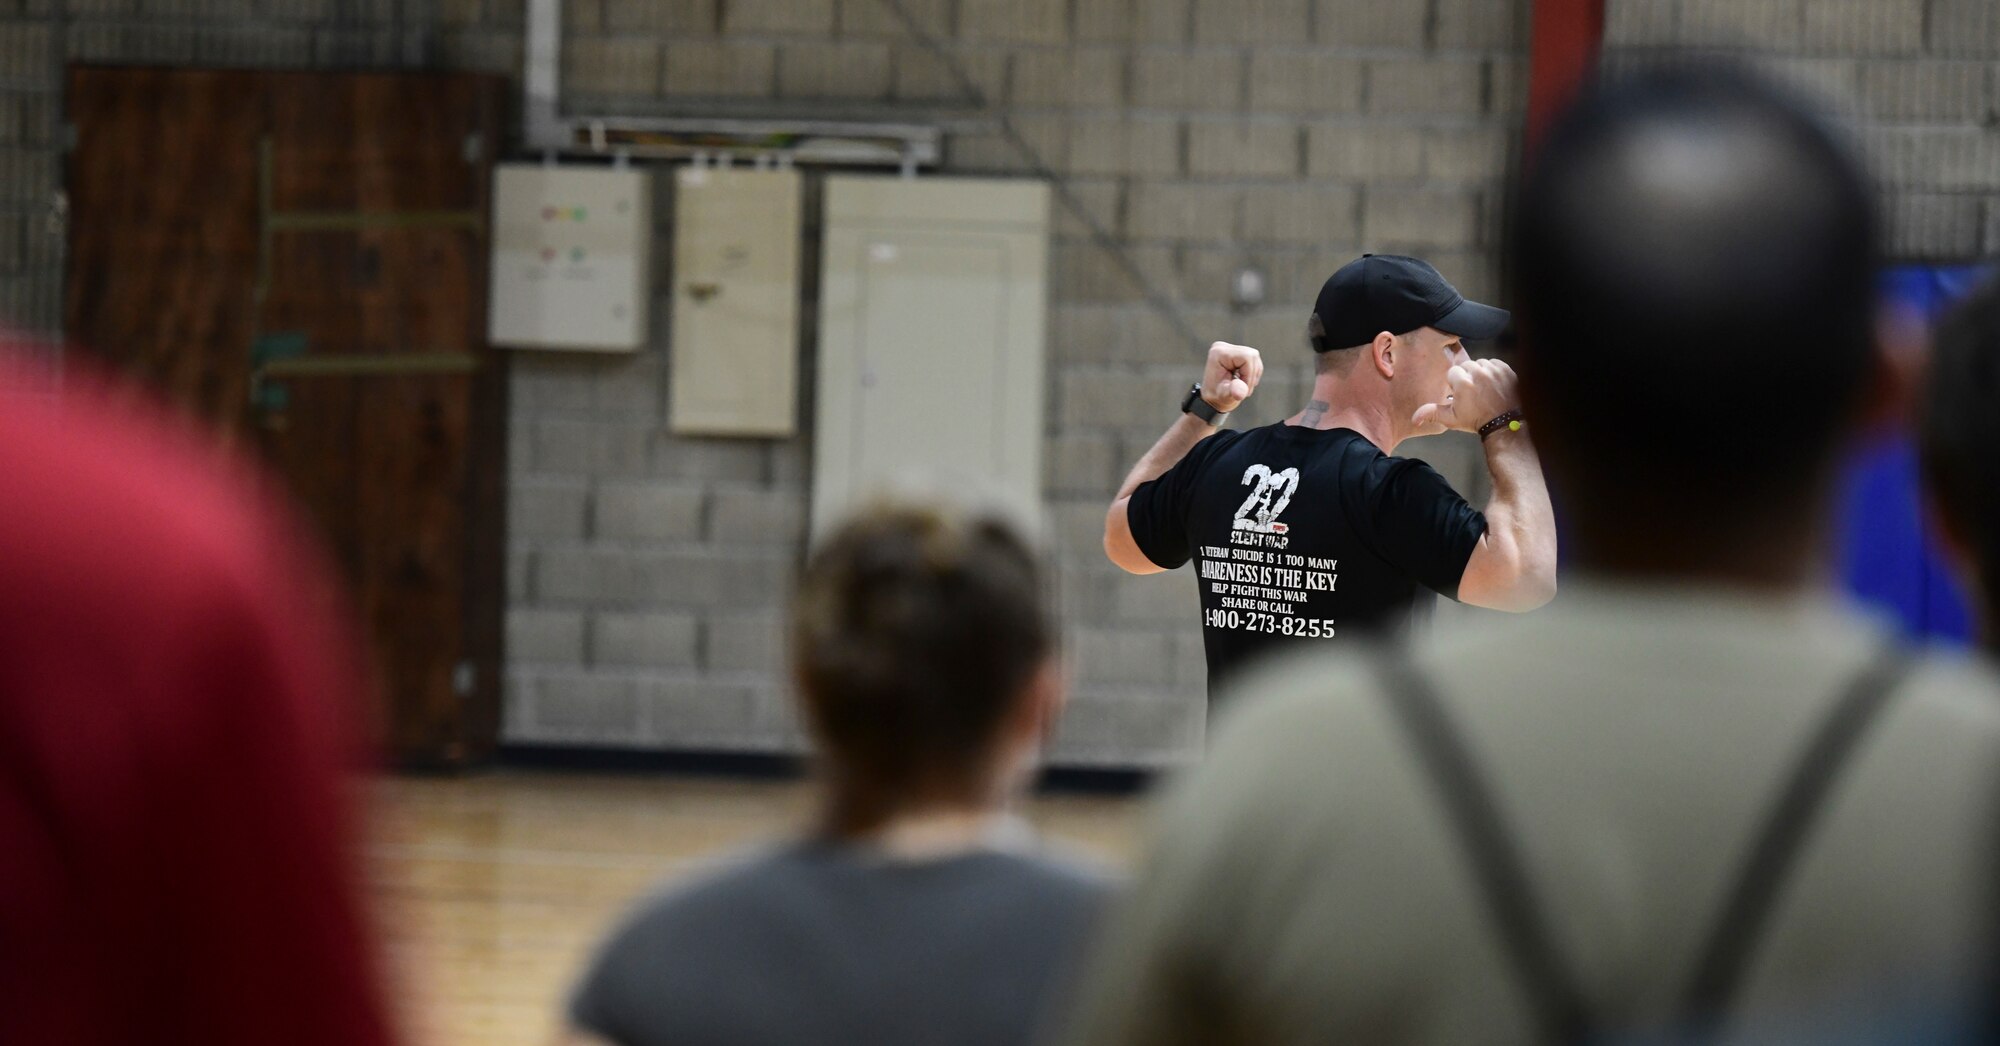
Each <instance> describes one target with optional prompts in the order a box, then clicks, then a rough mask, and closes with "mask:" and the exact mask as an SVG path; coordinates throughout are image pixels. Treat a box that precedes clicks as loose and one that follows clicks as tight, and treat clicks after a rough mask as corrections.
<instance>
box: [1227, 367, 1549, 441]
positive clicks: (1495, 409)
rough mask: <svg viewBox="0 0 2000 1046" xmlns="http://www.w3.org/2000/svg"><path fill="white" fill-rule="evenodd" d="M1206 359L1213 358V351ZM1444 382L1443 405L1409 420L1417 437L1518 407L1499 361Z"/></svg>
mask: <svg viewBox="0 0 2000 1046" xmlns="http://www.w3.org/2000/svg"><path fill="white" fill-rule="evenodd" d="M1209 358H1210V359H1211V360H1213V359H1214V358H1215V357H1214V351H1213V350H1210V355H1209ZM1445 380H1446V381H1447V382H1449V383H1450V385H1451V394H1450V395H1448V396H1446V397H1445V400H1444V402H1443V403H1426V404H1424V405H1423V406H1421V407H1418V408H1417V412H1416V413H1415V414H1413V415H1411V416H1410V420H1411V421H1412V422H1413V423H1415V424H1416V426H1417V431H1418V434H1419V435H1433V434H1435V433H1439V432H1443V431H1445V430H1447V429H1457V430H1458V431H1460V432H1478V431H1479V426H1481V425H1484V424H1486V423H1487V422H1489V421H1492V420H1493V419H1494V418H1497V417H1499V416H1500V415H1502V414H1505V413H1506V412H1508V411H1510V410H1513V409H1514V408H1515V407H1518V406H1520V405H1521V394H1520V390H1519V385H1520V380H1519V379H1518V378H1516V377H1515V376H1514V368H1512V367H1509V366H1508V365H1507V364H1505V363H1503V362H1501V361H1500V360H1467V361H1465V362H1464V363H1461V364H1458V365H1457V366H1455V367H1453V368H1452V369H1451V370H1450V371H1448V372H1446V374H1445ZM1202 387H1203V388H1204V389H1206V388H1207V386H1205V385H1204V386H1202Z"/></svg>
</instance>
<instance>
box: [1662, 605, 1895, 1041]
mask: <svg viewBox="0 0 2000 1046" xmlns="http://www.w3.org/2000/svg"><path fill="white" fill-rule="evenodd" d="M1913 664H1914V658H1912V657H1911V655H1910V654H1909V653H1907V652H1906V651H1904V650H1903V649H1902V648H1901V646H1900V645H1899V644H1896V643H1890V644H1888V645H1886V646H1885V647H1884V648H1883V650H1882V651H1881V652H1880V653H1878V654H1876V655H1875V657H1874V659H1873V660H1871V661H1870V662H1869V664H1868V665H1867V667H1865V668H1864V669H1863V670H1862V672H1861V674H1860V675H1859V676H1856V677H1855V679H1854V681H1853V682H1852V683H1850V684H1849V685H1848V687H1847V689H1846V691H1845V692H1843V693H1842V694H1841V695H1840V698H1839V700H1837V701H1836V702H1835V703H1834V705H1833V707H1832V708H1831V709H1830V710H1829V711H1828V713H1827V716H1826V718H1825V719H1824V720H1822V721H1821V723H1820V726H1819V730H1818V732H1817V733H1815V734H1814V735H1813V737H1812V740H1811V741H1810V742H1809V743H1808V744H1807V745H1806V747H1805V749H1804V750H1803V751H1802V752H1801V753H1800V754H1799V759H1798V762H1797V763H1796V764H1795V765H1794V767H1793V769H1792V773H1791V776H1790V778H1789V779H1788V780H1787V781H1786V783H1785V786H1784V789H1783V790H1782V791H1780V792H1779V793H1778V795H1777V799H1776V801H1775V802H1773V803H1772V805H1771V807H1770V809H1769V810H1768V811H1767V812H1766V813H1765V815H1764V820H1763V823H1762V826H1761V828H1760V829H1759V830H1758V832H1757V834H1756V835H1755V836H1754V837H1753V838H1754V839H1755V840H1756V841H1755V843H1754V845H1753V846H1752V847H1751V849H1750V851H1749V853H1748V854H1746V855H1745V857H1744V861H1743V864H1742V867H1741V869H1740V870H1739V871H1738V873H1737V876H1736V880H1735V884H1734V886H1733V887H1732V888H1731V889H1730V891H1729V893H1728V895H1727V900H1726V901H1725V902H1724V904H1723V906H1722V907H1721V908H1720V909H1719V910H1718V911H1717V913H1716V918H1715V922H1714V924H1713V925H1712V926H1711V927H1710V929H1709V933H1708V937H1707V939H1706V943H1705V944H1704V945H1703V946H1702V949H1701V951H1700V952H1698V953H1696V954H1697V956H1698V958H1697V959H1696V963H1695V967H1694V975H1693V976H1692V977H1691V978H1689V980H1688V983H1687V988H1686V990H1685V991H1684V992H1683V993H1682V996H1681V1013H1682V1015H1683V1017H1684V1018H1685V1020H1686V1022H1687V1027H1689V1028H1691V1029H1693V1030H1694V1032H1695V1035H1696V1038H1698V1039H1699V1038H1700V1037H1702V1036H1703V1035H1706V1034H1712V1033H1713V1032H1714V1031H1715V1030H1716V1028H1717V1027H1718V1026H1719V1025H1720V1024H1721V1022H1722V1019H1723V1017H1724V1015H1725V1014H1726V1013H1727V1012H1728V1011H1729V1008H1730V1006H1731V1004H1732V1003H1733V1002H1734V1001H1735V997H1736V993H1737V991H1738V990H1739V989H1740V988H1741V987H1742V983H1743V978H1744V975H1745V974H1746V973H1747V972H1748V970H1749V967H1750V962H1751V960H1752V959H1754V958H1756V954H1757V944H1758V942H1759V940H1760V939H1761V938H1762V936H1763V933H1764V930H1765V928H1766V926H1767V925H1768V924H1769V923H1770V921H1771V916H1772V915H1773V912H1774V909H1775V908H1776V902H1777V900H1778V897H1779V895H1780V894H1781V893H1782V892H1783V890H1784V886H1785V883H1786V881H1787V880H1788V878H1789V877H1790V875H1791V872H1792V869H1793V867H1794V866H1796V865H1797V863H1798V858H1799V855H1800V853H1801V852H1802V851H1803V850H1804V849H1805V844H1806V842H1807V840H1808V839H1809V838H1810V836H1811V834H1812V829H1813V826H1814V825H1815V824H1816V823H1817V822H1818V818H1819V815H1820V814H1821V813H1822V812H1823V811H1824V810H1825V807H1826V798H1827V796H1828V795H1829V794H1830V793H1832V791H1833V788H1834V786H1835V785H1836V784H1837V783H1838V782H1839V780H1840V775H1841V771H1842V770H1844V769H1846V768H1847V767H1848V766H1849V765H1850V764H1851V763H1852V761H1853V760H1852V756H1853V754H1854V753H1855V751H1856V750H1858V749H1859V748H1860V746H1861V741H1862V739H1863V738H1864V737H1865V736H1866V735H1867V733H1868V730H1869V727H1871V726H1872V725H1873V724H1874V723H1876V722H1877V721H1879V720H1880V718H1881V712H1882V709H1883V708H1884V707H1885V706H1886V705H1887V704H1888V702H1889V698H1890V697H1891V696H1893V695H1894V694H1895V693H1896V691H1897V688H1898V686H1899V684H1901V682H1902V681H1903V679H1904V677H1905V676H1907V675H1908V674H1909V672H1910V669H1911V667H1912V665H1913Z"/></svg>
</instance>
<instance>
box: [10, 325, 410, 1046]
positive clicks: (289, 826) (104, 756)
mask: <svg viewBox="0 0 2000 1046" xmlns="http://www.w3.org/2000/svg"><path fill="white" fill-rule="evenodd" d="M19 348H21V346H18V345H16V346H11V347H9V346H5V345H0V1042H6V1043H20V1044H30V1043H32V1044H36V1046H42V1044H96V1043H107V1044H108V1043H117V1044H121V1046H123V1044H131V1043H202V1044H205V1046H220V1044H231V1043H244V1044H249V1043H257V1044H270V1043H287V1044H304V1043H327V1044H333V1043H339V1044H342V1046H368V1044H374V1043H385V1042H388V1041H390V1040H391V1035H390V1022H389V1019H388V1015H387V1008H386V1005H385V1002H384V999H383V994H382V991H381V986H380V984H379V982H378V980H377V974H376V969H375V958H374V956H373V954H372V951H371V945H370V939H371V932H370V928H369V926H368V919H367V917H366V915H365V913H364V906H363V902H362V899H361V896H360V893H359V879H358V873H359V871H360V868H359V862H358V851H357V849H356V845H355V844H356V837H355V834H354V833H355V828H356V819H355V817H354V815H353V811H352V810H351V809H350V804H349V801H348V796H347V795H346V794H345V789H346V788H347V778H346V775H347V773H348V772H349V771H350V770H351V769H352V768H353V766H354V757H355V756H356V755H357V754H359V751H360V750H359V749H358V748H357V742H358V741H359V740H360V735H359V734H358V733H357V731H356V729H355V728H356V726H357V725H359V724H358V723H357V722H356V721H355V713H356V712H357V711H358V710H359V709H360V708H361V707H362V705H361V702H360V700H359V698H360V697H361V696H362V695H363V693H364V687H363V685H362V683H361V674H360V666H361V664H362V662H361V660H360V656H359V651H358V649H357V647H356V645H355V644H354V642H353V641H352V640H351V638H350V637H349V636H348V635H347V634H346V633H345V631H344V629H343V626H342V624H341V620H340V616H339V615H338V614H337V613H335V612H334V611H333V608H334V607H335V606H337V600H336V598H335V597H334V594H333V593H334V589H333V588H332V586H331V585H330V584H329V583H328V579H327V577H326V576H325V574H324V573H323V571H322V570H321V569H320V567H319V565H318V564H317V563H316V562H315V561H314V559H313V557H312V556H310V555H308V554H306V553H305V552H303V551H302V550H301V547H300V542H299V540H298V538H297V536H296V535H297V534H298V533H299V528H298V525H297V523H296V521H295V520H293V519H292V518H291V517H290V516H289V515H288V514H287V513H286V512H284V511H282V510H281V509H279V508H278V507H277V506H276V505H274V504H272V503H270V502H269V501H267V500H266V498H265V497H264V496H263V495H261V494H259V493H258V492H257V484H256V482H255V480H254V479H253V478H252V477H251V476H250V475H249V474H248V472H247V470H244V469H242V468H241V467H240V466H238V465H235V464H232V463H230V462H229V461H227V460H226V459H225V458H224V456H223V455H221V454H220V453H219V452H217V451H216V450H215V449H213V447H212V446H207V445H205V444H204V441H203V439H202V438H201V437H200V436H198V435H196V434H195V433H194V431H193V430H192V429H191V427H189V426H187V425H186V424H184V423H177V422H175V421H173V420H171V419H169V418H168V417H167V416H165V415H164V414H162V413H160V412H158V411H157V409H156V408H152V407H150V406H147V405H146V404H145V402H144V399H143V397H140V396H136V395H132V394H129V393H125V392H120V391H116V390H114V389H113V388H112V387H111V386H108V385H103V384H100V383H97V382H94V381H91V380H89V379H87V378H79V377H77V376H75V375H74V374H72V375H70V376H69V377H68V379H67V380H66V381H65V382H64V388H63V389H62V391H61V392H60V394H50V395H36V394H25V393H24V390H25V389H26V388H27V387H28V386H30V385H32V384H34V383H35V381H34V379H33V378H32V377H31V376H29V375H28V374H27V373H26V371H25V370H23V369H21V368H20V363H21V358H20V354H19V353H18V352H17V351H10V349H11V350H18V349H19Z"/></svg>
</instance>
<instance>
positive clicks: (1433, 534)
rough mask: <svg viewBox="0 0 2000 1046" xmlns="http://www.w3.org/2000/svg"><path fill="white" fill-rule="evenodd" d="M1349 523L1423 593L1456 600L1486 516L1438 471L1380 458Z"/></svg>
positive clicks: (1409, 461)
mask: <svg viewBox="0 0 2000 1046" xmlns="http://www.w3.org/2000/svg"><path fill="white" fill-rule="evenodd" d="M1371 473H1372V475H1371V478H1372V479H1374V480H1375V482H1373V483H1371V484H1370V485H1369V490H1368V496H1367V497H1366V498H1364V499H1363V502H1362V504H1363V512H1362V513H1361V518H1358V519H1355V520H1354V521H1353V522H1354V524H1355V525H1356V527H1357V528H1358V529H1359V530H1360V531H1361V533H1362V536H1363V538H1364V539H1365V540H1366V541H1368V542H1369V543H1370V544H1371V545H1372V546H1374V549H1375V553H1376V555H1379V556H1381V557H1382V558H1383V559H1385V560H1387V561H1388V562H1389V563H1391V564H1392V565H1394V566H1396V567H1397V568H1398V569H1400V570H1402V571H1403V573H1404V574H1405V575H1407V576H1409V577H1412V578H1415V579H1416V580H1417V581H1418V582H1419V583H1421V584H1422V585H1423V586H1424V587H1425V588H1428V589H1430V590H1431V591H1433V592H1437V593H1439V594H1440V595H1444V596H1449V597H1450V598H1452V599H1457V598H1458V582H1459V580H1460V579H1461V578H1463V577H1464V576H1465V564H1466V563H1467V562H1469V561H1470V560H1471V559H1472V551H1473V549H1475V548H1478V547H1479V539H1480V538H1481V537H1482V536H1484V535H1485V533H1486V514H1485V513H1483V512H1480V511H1479V510H1478V509H1476V508H1473V507H1472V506H1471V505H1469V504H1467V503H1466V501H1465V499H1464V498H1462V497H1459V496H1458V492H1457V491H1455V490H1453V489H1451V484H1449V483H1447V482H1445V479H1444V477H1443V476H1440V475H1438V473H1437V470H1436V469H1433V468H1431V467H1430V466H1429V465H1426V464H1424V463H1423V462H1421V461H1416V460H1413V459H1409V458H1383V459H1381V461H1379V462H1378V463H1377V465H1376V467H1375V468H1373V469H1372V470H1371Z"/></svg>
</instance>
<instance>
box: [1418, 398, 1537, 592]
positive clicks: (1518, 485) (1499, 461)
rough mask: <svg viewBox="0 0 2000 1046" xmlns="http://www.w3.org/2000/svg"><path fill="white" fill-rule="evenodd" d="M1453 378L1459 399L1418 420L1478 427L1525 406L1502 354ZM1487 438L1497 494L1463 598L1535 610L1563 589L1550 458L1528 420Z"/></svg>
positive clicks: (1462, 586) (1462, 580)
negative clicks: (1548, 478) (1545, 465)
mask: <svg viewBox="0 0 2000 1046" xmlns="http://www.w3.org/2000/svg"><path fill="white" fill-rule="evenodd" d="M1447 377H1448V379H1449V381H1450V382H1451V398H1450V399H1448V400H1446V401H1445V402H1444V403H1442V404H1437V403H1433V404H1427V405H1425V406H1423V407H1420V408H1418V409H1417V413H1416V416H1415V418H1414V419H1413V420H1415V421H1417V422H1418V423H1419V424H1427V423H1436V424H1439V425H1442V426H1444V427H1445V428H1448V429H1457V430H1459V431H1462V432H1472V433H1477V432H1478V431H1479V429H1480V427H1481V426H1482V425H1484V424H1485V423H1487V422H1488V421H1492V420H1494V419H1496V418H1499V417H1500V416H1502V415H1504V414H1506V413H1507V412H1508V411H1511V410H1517V409H1519V407H1520V404H1521V400H1520V396H1519V393H1518V391H1517V390H1518V379H1516V378H1515V376H1514V368H1512V367H1509V366H1508V365H1507V364H1506V363H1504V362H1502V361H1500V360H1493V359H1486V360H1471V361H1469V362H1467V363H1463V364H1460V365H1459V366H1456V367H1453V368H1452V369H1451V372H1450V374H1449V375H1448V376H1447ZM1480 442H1481V447H1482V449H1484V450H1485V452H1486V468H1487V471H1488V472H1489V473H1491V474H1492V477H1493V500H1492V501H1490V502H1488V503H1487V506H1486V513H1485V515H1486V533H1485V534H1483V535H1481V536H1480V538H1479V543H1478V544H1477V545H1475V546H1474V547H1473V549H1472V556H1471V558H1469V559H1468V560H1466V563H1465V571H1464V573H1463V574H1462V575H1460V577H1459V581H1458V600H1459V602H1461V603H1470V604H1472V605H1474V606H1481V607H1487V608H1489V609H1493V610H1512V611H1522V610H1533V609H1535V608H1536V607H1539V606H1541V605H1543V604H1544V603H1547V602H1548V601H1549V600H1551V599H1553V598H1555V594H1556V514H1555V509H1554V507H1553V506H1551V505H1550V504H1549V488H1548V484H1547V482H1545V481H1544V480H1543V478H1542V463H1541V460H1540V459H1539V458H1537V457H1536V456H1535V445H1534V442H1533V441H1532V440H1530V439H1529V438H1528V432H1527V428H1526V427H1525V426H1513V425H1508V426H1502V427H1501V428H1499V429H1497V430H1496V431H1494V432H1491V433H1489V434H1487V435H1485V436H1483V437H1481V441H1480Z"/></svg>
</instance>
